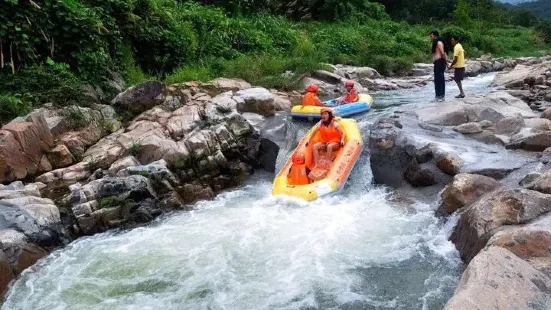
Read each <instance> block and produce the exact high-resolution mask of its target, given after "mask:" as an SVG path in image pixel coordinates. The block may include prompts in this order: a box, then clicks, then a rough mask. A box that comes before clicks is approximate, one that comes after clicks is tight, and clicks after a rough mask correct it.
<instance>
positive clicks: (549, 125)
mask: <svg viewBox="0 0 551 310" xmlns="http://www.w3.org/2000/svg"><path fill="white" fill-rule="evenodd" d="M524 123H525V124H526V127H530V128H535V129H538V130H543V131H549V130H551V120H548V119H545V118H528V119H525V120H524Z"/></svg>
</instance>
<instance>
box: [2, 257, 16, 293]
mask: <svg viewBox="0 0 551 310" xmlns="http://www.w3.org/2000/svg"><path fill="white" fill-rule="evenodd" d="M13 279H14V275H13V272H12V270H11V268H10V265H9V262H8V258H7V256H6V255H5V254H4V252H3V251H2V250H0V295H4V293H5V292H6V290H7V288H8V285H9V284H10V282H11V281H12V280H13Z"/></svg>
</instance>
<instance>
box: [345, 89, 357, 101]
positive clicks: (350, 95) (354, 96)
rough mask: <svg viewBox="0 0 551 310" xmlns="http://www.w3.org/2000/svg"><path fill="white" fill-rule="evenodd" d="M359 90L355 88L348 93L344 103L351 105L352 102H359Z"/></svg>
mask: <svg viewBox="0 0 551 310" xmlns="http://www.w3.org/2000/svg"><path fill="white" fill-rule="evenodd" d="M358 95H359V94H358V90H357V89H355V88H352V89H351V90H350V91H349V92H347V93H346V97H345V98H344V101H346V102H348V103H350V102H356V101H358V99H359V98H358Z"/></svg>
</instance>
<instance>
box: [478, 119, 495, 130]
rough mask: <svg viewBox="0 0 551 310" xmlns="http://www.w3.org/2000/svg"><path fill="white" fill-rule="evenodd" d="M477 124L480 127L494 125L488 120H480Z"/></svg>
mask: <svg viewBox="0 0 551 310" xmlns="http://www.w3.org/2000/svg"><path fill="white" fill-rule="evenodd" d="M478 124H479V125H480V127H481V128H488V127H492V126H493V125H494V124H493V123H492V122H490V121H489V120H482V121H480V122H479V123H478Z"/></svg>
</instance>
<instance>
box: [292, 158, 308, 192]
mask: <svg viewBox="0 0 551 310" xmlns="http://www.w3.org/2000/svg"><path fill="white" fill-rule="evenodd" d="M307 170H308V168H307V167H306V160H305V159H304V154H303V153H296V154H294V155H293V165H292V166H291V169H290V170H289V174H288V175H287V178H288V180H289V184H291V185H306V184H309V183H310V179H309V178H308V173H309V171H307Z"/></svg>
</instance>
